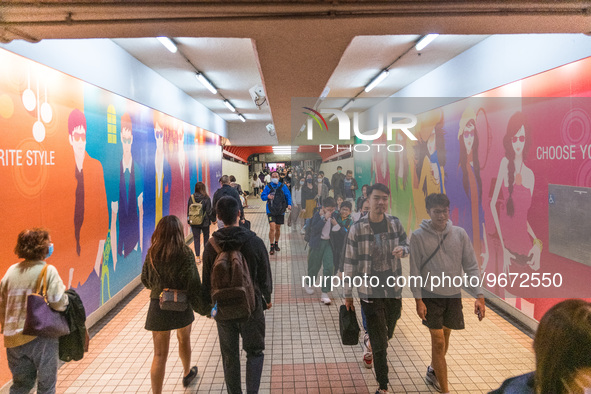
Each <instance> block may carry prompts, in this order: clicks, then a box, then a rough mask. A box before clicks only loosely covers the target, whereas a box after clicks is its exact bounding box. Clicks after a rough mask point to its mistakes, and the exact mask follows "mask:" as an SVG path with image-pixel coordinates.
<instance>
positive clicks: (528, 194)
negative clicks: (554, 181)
mask: <svg viewBox="0 0 591 394" xmlns="http://www.w3.org/2000/svg"><path fill="white" fill-rule="evenodd" d="M530 145H531V137H530V131H529V128H528V127H527V124H526V122H525V116H524V115H523V114H522V113H521V112H516V113H515V114H513V116H511V118H510V119H509V124H508V125H507V133H506V134H505V137H504V138H503V147H504V148H505V157H503V159H501V164H500V166H499V174H498V176H497V182H496V184H495V188H494V192H493V196H492V200H491V202H490V209H491V212H492V216H493V220H494V222H495V226H496V229H497V233H498V235H499V239H500V242H501V247H502V248H503V272H506V273H509V268H510V267H511V265H512V264H513V263H516V264H517V265H518V266H521V267H525V266H526V265H527V266H529V267H531V269H533V270H535V271H537V270H539V269H540V254H541V252H542V241H541V240H540V239H539V238H537V237H536V235H535V234H534V232H533V230H532V228H531V226H530V224H529V221H528V219H527V214H528V211H529V208H530V206H531V202H532V195H533V192H534V183H535V176H534V173H533V171H532V170H531V169H530V168H529V167H527V166H526V165H525V159H526V158H527V153H528V150H529V146H530ZM501 190H502V192H503V196H505V204H501V206H500V208H499V210H498V211H497V206H496V205H497V201H498V198H499V193H500V192H501ZM530 237H531V238H530ZM514 268H517V267H514Z"/></svg>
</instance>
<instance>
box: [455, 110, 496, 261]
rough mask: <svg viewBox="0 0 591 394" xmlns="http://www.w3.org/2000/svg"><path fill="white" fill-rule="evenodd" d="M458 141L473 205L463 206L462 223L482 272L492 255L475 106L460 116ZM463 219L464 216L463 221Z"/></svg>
mask: <svg viewBox="0 0 591 394" xmlns="http://www.w3.org/2000/svg"><path fill="white" fill-rule="evenodd" d="M458 141H459V145H460V161H459V167H460V170H461V172H462V185H463V187H464V192H465V193H466V197H467V198H468V202H469V205H463V206H462V207H461V208H460V209H461V211H462V212H461V214H460V223H461V224H460V226H461V227H463V228H464V229H465V230H466V232H467V233H468V235H469V236H470V237H471V240H472V244H473V246H474V252H475V253H476V256H477V257H478V261H479V263H480V270H481V272H482V271H483V270H484V269H485V268H486V265H487V263H488V257H489V255H488V245H487V239H486V231H485V227H484V210H483V209H482V179H481V178H480V160H479V157H478V147H479V135H478V130H477V128H476V113H475V112H474V110H473V109H472V108H471V107H468V108H466V109H465V110H464V112H463V114H462V117H461V118H460V124H459V131H458ZM462 219H464V220H463V223H462ZM481 258H482V259H481Z"/></svg>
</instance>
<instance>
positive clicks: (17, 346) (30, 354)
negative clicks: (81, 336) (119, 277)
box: [0, 228, 68, 393]
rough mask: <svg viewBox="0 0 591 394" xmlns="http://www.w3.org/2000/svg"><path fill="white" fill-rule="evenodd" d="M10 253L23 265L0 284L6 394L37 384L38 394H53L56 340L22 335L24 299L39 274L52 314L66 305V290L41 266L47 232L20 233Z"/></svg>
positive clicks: (47, 247) (46, 254) (50, 269)
mask: <svg viewBox="0 0 591 394" xmlns="http://www.w3.org/2000/svg"><path fill="white" fill-rule="evenodd" d="M14 253H15V254H16V255H17V256H18V257H19V258H21V259H23V261H21V262H19V263H16V264H14V265H12V266H10V268H8V270H7V271H6V274H5V275H4V277H3V278H2V281H1V282H0V323H1V324H2V333H3V334H4V346H5V347H6V358H7V360H8V368H9V369H10V372H12V387H11V388H10V392H11V393H28V392H29V391H31V390H32V389H33V387H34V386H35V381H37V392H38V393H55V388H56V383H57V368H58V346H59V341H58V338H47V337H40V336H31V335H25V334H23V328H24V326H25V320H26V317H27V295H28V294H31V293H33V292H34V291H35V289H36V285H37V280H38V278H39V276H40V274H42V272H43V270H45V275H46V276H45V279H46V280H47V292H46V294H45V296H46V297H47V301H48V302H49V306H50V307H51V308H52V309H54V310H56V311H64V310H66V307H67V305H68V295H67V294H65V291H66V286H64V283H63V282H62V279H61V278H60V276H59V274H58V272H57V269H56V268H55V267H54V266H53V265H51V264H47V263H46V262H45V260H46V259H47V258H49V256H51V254H52V253H53V243H52V242H51V237H50V236H49V232H48V231H47V230H44V229H40V228H34V229H29V230H24V231H21V233H20V234H19V235H18V238H17V242H16V247H15V248H14Z"/></svg>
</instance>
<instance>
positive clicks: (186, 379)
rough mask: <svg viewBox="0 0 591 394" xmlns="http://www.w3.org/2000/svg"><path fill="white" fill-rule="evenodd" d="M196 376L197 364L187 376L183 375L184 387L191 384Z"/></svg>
mask: <svg viewBox="0 0 591 394" xmlns="http://www.w3.org/2000/svg"><path fill="white" fill-rule="evenodd" d="M195 376H197V366H196V365H195V366H194V367H193V368H191V370H190V371H189V374H188V375H187V376H185V377H183V387H187V386H188V385H190V384H191V382H192V381H193V379H195Z"/></svg>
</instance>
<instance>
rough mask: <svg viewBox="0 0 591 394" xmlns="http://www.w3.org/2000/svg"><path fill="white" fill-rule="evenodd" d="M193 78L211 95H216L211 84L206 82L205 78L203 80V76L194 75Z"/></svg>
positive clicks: (199, 74)
mask: <svg viewBox="0 0 591 394" xmlns="http://www.w3.org/2000/svg"><path fill="white" fill-rule="evenodd" d="M195 78H197V80H198V81H199V82H201V83H202V84H203V86H205V87H206V88H207V90H209V91H210V92H211V93H213V94H216V93H217V92H218V90H217V89H216V88H215V87H214V86H213V85H212V84H211V82H209V81H208V80H207V78H205V76H204V75H203V74H201V73H197V74H195Z"/></svg>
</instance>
